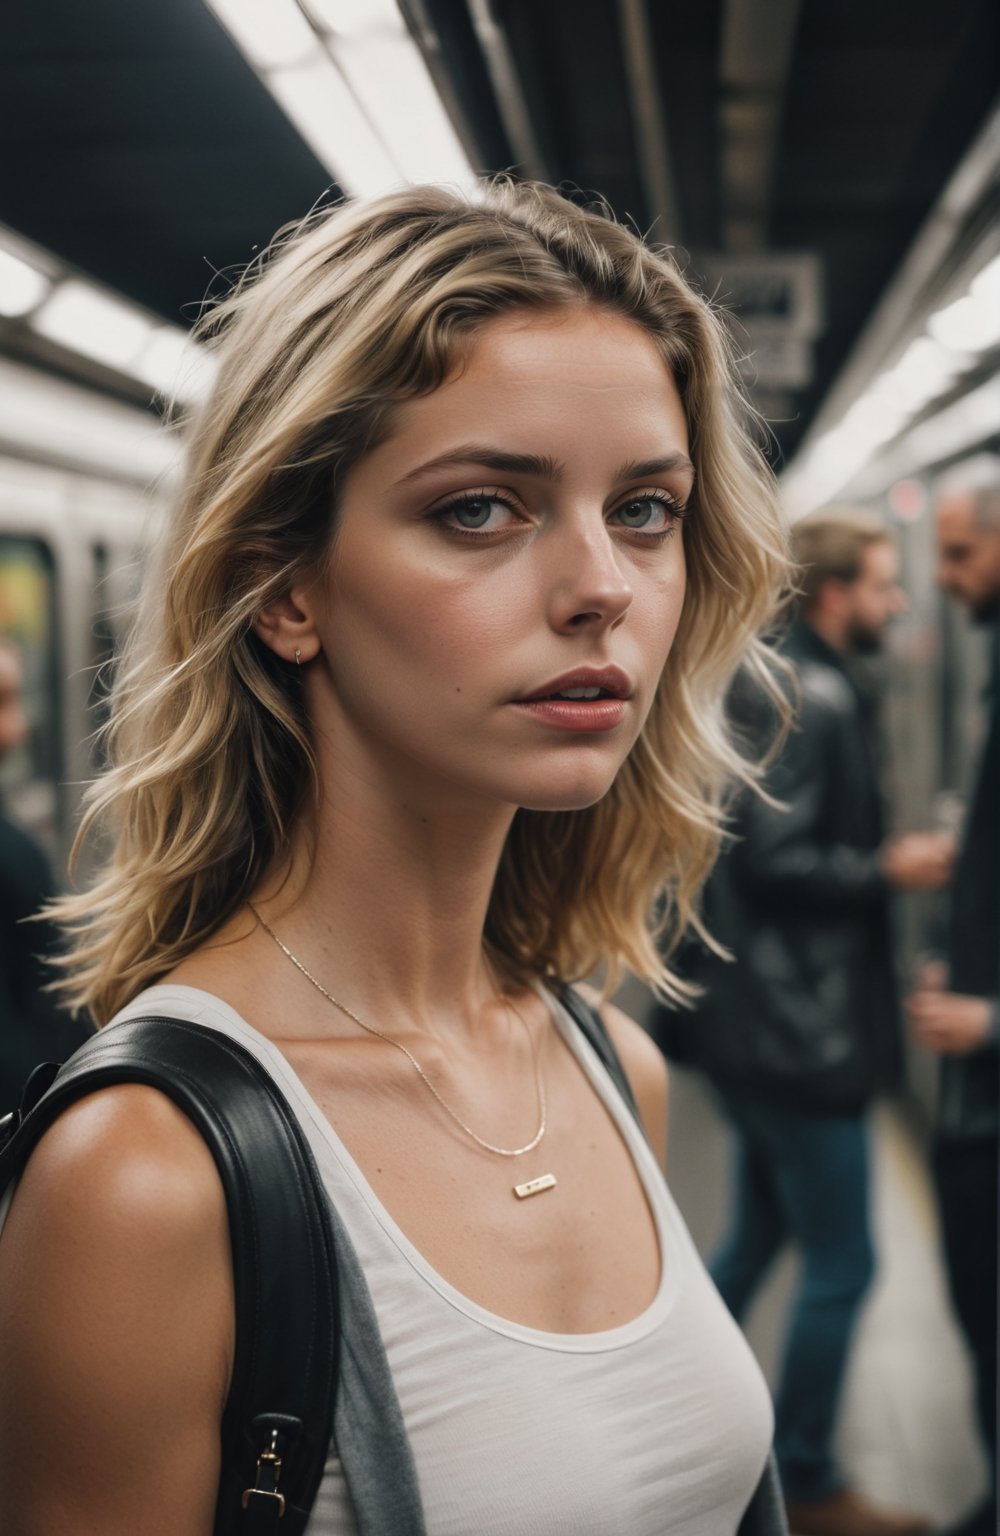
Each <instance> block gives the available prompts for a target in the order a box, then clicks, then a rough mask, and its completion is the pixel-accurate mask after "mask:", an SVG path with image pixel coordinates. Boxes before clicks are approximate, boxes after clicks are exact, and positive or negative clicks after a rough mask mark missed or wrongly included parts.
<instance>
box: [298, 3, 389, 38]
mask: <svg viewBox="0 0 1000 1536" xmlns="http://www.w3.org/2000/svg"><path fill="white" fill-rule="evenodd" d="M306 10H307V11H308V12H309V14H310V16H312V17H313V19H314V20H315V22H316V23H317V25H318V26H319V27H320V28H321V30H323V31H326V32H336V33H337V34H338V36H340V37H357V36H359V35H361V34H362V33H365V32H404V31H405V25H404V22H403V18H402V16H401V15H400V13H399V7H398V5H397V4H396V0H306Z"/></svg>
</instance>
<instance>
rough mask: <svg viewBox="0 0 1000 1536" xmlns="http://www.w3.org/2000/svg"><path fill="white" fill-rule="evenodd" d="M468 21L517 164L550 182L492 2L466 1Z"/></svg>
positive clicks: (538, 179) (515, 67)
mask: <svg viewBox="0 0 1000 1536" xmlns="http://www.w3.org/2000/svg"><path fill="white" fill-rule="evenodd" d="M466 4H467V5H468V8H469V17H470V20H471V21H472V26H473V29H474V31H475V34H476V37H477V38H478V40H479V46H480V48H481V49H482V51H483V59H484V60H485V63H486V68H487V71H488V72H489V77H490V80H491V82H492V85H493V93H494V95H495V96H496V102H497V109H498V110H499V113H500V119H501V121H502V123H503V126H504V130H505V132H506V134H507V137H508V139H509V140H510V145H511V148H512V149H513V151H514V154H515V156H516V158H517V164H518V165H519V166H520V167H521V169H522V171H524V173H525V175H527V176H531V177H533V178H534V179H535V180H537V181H551V179H552V178H551V176H550V175H549V170H548V167H547V165H546V163H545V156H544V155H543V154H542V149H541V145H540V144H539V142H538V138H537V136H536V134H535V128H534V124H533V123H532V121H531V113H530V112H529V111H528V104H527V102H526V100H525V97H524V92H523V91H522V89H521V81H520V77H519V76H518V73H517V65H516V64H515V62H514V55H513V53H512V51H511V47H510V43H509V42H508V40H507V34H506V32H505V31H504V29H503V26H502V25H501V23H500V22H499V21H498V20H497V18H496V16H495V14H494V11H493V5H492V0H466Z"/></svg>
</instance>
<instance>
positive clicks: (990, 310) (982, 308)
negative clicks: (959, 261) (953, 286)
mask: <svg viewBox="0 0 1000 1536" xmlns="http://www.w3.org/2000/svg"><path fill="white" fill-rule="evenodd" d="M927 329H928V330H929V331H930V333H931V335H932V336H933V337H934V339H935V340H936V341H939V342H941V343H942V345H943V346H946V347H953V348H955V349H956V350H958V351H961V352H986V351H988V350H989V348H990V347H995V346H997V345H998V343H1000V256H997V257H994V259H993V260H992V261H990V262H988V263H987V264H986V266H985V267H983V269H982V271H981V272H978V273H977V274H976V276H975V277H974V278H973V280H972V282H971V283H970V284H969V291H968V293H967V294H965V295H964V296H963V297H962V298H960V299H956V300H955V302H954V303H953V304H948V305H946V307H945V308H944V309H939V310H938V312H937V314H936V315H931V317H930V319H929V320H928V322H927Z"/></svg>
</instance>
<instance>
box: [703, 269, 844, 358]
mask: <svg viewBox="0 0 1000 1536" xmlns="http://www.w3.org/2000/svg"><path fill="white" fill-rule="evenodd" d="M692 266H693V268H694V270H695V272H696V273H697V274H698V276H699V277H700V278H701V281H702V284H703V287H704V291H705V293H707V294H708V296H709V297H710V298H711V299H713V300H714V301H715V302H716V303H718V304H721V305H722V306H723V308H724V309H728V310H730V311H731V312H732V313H733V314H735V316H736V317H737V319H738V320H739V322H740V324H741V325H743V326H745V327H746V329H747V330H748V331H749V333H750V336H751V340H752V342H753V343H754V344H756V342H757V340H758V338H760V339H761V340H763V338H764V336H765V335H773V336H777V335H781V336H782V337H796V338H798V339H799V340H801V341H809V340H811V339H812V338H813V337H815V336H818V335H819V334H820V332H821V331H822V330H823V324H824V320H823V304H822V297H821V293H820V262H819V257H818V256H815V255H812V254H811V253H809V252H800V253H797V254H796V253H791V254H788V253H785V252H781V251H747V252H744V253H742V254H740V253H731V252H728V251H705V252H702V253H701V254H700V255H697V256H695V258H694V260H693V262H692Z"/></svg>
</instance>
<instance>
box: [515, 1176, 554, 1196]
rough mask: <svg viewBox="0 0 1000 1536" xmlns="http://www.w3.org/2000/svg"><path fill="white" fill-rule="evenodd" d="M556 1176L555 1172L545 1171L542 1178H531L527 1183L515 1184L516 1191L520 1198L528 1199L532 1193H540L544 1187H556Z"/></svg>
mask: <svg viewBox="0 0 1000 1536" xmlns="http://www.w3.org/2000/svg"><path fill="white" fill-rule="evenodd" d="M555 1187H556V1176H555V1174H554V1173H543V1174H542V1175H541V1177H540V1178H537V1179H529V1180H528V1182H527V1184H515V1185H514V1193H515V1195H516V1196H517V1198H518V1199H519V1200H527V1199H528V1197H529V1196H530V1195H540V1194H541V1193H542V1190H543V1189H555Z"/></svg>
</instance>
